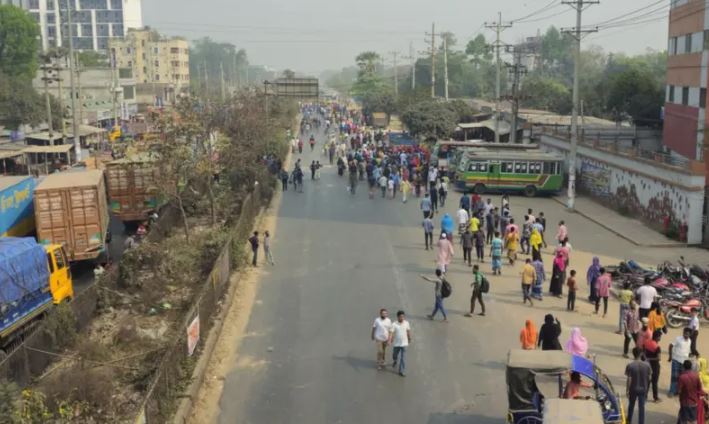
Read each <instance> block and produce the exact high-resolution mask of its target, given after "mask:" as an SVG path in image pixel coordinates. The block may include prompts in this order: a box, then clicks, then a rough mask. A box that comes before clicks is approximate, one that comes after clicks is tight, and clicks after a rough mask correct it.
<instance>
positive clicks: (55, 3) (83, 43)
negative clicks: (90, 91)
mask: <svg viewBox="0 0 709 424" xmlns="http://www.w3.org/2000/svg"><path fill="white" fill-rule="evenodd" d="M67 1H70V2H71V3H69V4H67ZM0 3H2V4H11V5H14V6H17V7H21V8H23V9H25V10H27V11H29V13H30V14H31V15H32V16H33V17H34V18H35V20H36V21H37V23H39V27H40V32H41V36H42V48H43V49H47V48H49V47H53V46H61V45H62V43H63V42H66V40H67V37H68V31H69V29H68V25H67V23H66V18H67V6H71V10H72V12H73V13H72V24H73V33H74V47H75V48H76V49H77V50H107V49H108V40H109V39H111V38H119V37H123V36H124V35H125V33H126V32H127V30H128V29H129V28H140V27H142V26H143V14H142V10H141V0H0Z"/></svg>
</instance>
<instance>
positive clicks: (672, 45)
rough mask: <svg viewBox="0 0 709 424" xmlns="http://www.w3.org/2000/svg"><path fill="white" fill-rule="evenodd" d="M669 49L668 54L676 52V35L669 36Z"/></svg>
mask: <svg viewBox="0 0 709 424" xmlns="http://www.w3.org/2000/svg"><path fill="white" fill-rule="evenodd" d="M669 50H670V51H669V52H668V54H669V55H670V56H674V55H676V54H677V37H672V38H670V46H669Z"/></svg>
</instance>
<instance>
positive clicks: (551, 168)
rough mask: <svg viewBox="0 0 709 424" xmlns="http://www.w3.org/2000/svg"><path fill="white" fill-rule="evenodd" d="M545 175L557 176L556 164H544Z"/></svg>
mask: <svg viewBox="0 0 709 424" xmlns="http://www.w3.org/2000/svg"><path fill="white" fill-rule="evenodd" d="M544 173H545V174H549V175H554V174H556V162H544Z"/></svg>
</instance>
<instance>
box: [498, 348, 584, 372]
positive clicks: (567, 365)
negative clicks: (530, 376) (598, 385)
mask: <svg viewBox="0 0 709 424" xmlns="http://www.w3.org/2000/svg"><path fill="white" fill-rule="evenodd" d="M507 368H525V369H529V370H533V371H535V372H555V371H559V370H570V371H578V372H579V373H581V374H583V375H587V376H589V377H593V378H595V375H596V373H595V370H594V367H593V362H592V361H591V360H589V359H587V358H584V357H582V356H578V355H572V354H570V353H568V352H564V351H561V350H522V349H512V350H510V352H509V355H508V357H507Z"/></svg>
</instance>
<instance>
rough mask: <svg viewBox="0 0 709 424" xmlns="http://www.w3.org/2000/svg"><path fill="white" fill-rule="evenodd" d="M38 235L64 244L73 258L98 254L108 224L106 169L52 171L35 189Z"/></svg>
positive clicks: (90, 257) (103, 243) (83, 257)
mask: <svg viewBox="0 0 709 424" xmlns="http://www.w3.org/2000/svg"><path fill="white" fill-rule="evenodd" d="M34 206H35V222H36V226H37V239H38V240H39V242H40V243H42V244H50V243H57V244H63V245H64V246H65V249H66V252H67V255H68V256H69V260H70V261H80V260H86V259H95V258H97V257H98V256H99V255H100V254H101V253H102V252H103V251H104V250H105V248H106V246H105V242H106V233H107V231H108V225H109V219H110V218H109V215H108V204H107V200H106V189H105V184H104V180H103V172H102V171H99V170H93V171H84V172H67V173H60V174H52V175H49V176H48V177H47V178H45V179H44V181H42V183H40V184H39V185H38V186H37V188H36V189H35V192H34Z"/></svg>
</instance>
